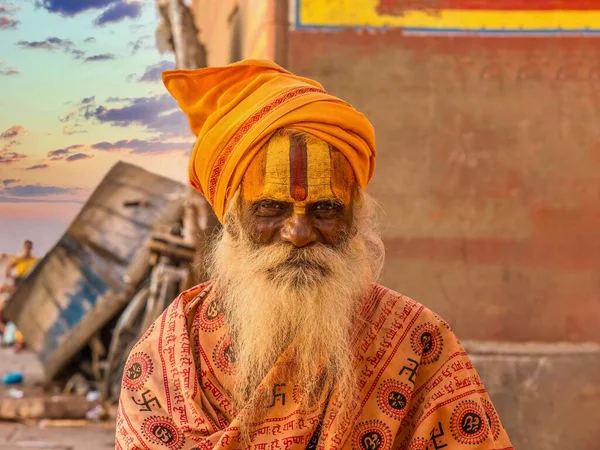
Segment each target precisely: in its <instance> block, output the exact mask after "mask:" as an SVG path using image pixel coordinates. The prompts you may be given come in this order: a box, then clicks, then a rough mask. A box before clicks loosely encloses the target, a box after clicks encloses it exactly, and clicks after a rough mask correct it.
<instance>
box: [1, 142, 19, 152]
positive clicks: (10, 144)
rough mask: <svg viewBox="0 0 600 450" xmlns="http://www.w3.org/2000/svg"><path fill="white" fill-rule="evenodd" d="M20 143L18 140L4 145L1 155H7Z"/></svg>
mask: <svg viewBox="0 0 600 450" xmlns="http://www.w3.org/2000/svg"><path fill="white" fill-rule="evenodd" d="M17 144H18V142H17V140H16V139H12V140H10V141H9V142H7V143H6V144H4V145H3V146H2V150H0V154H2V155H3V154H5V153H7V152H8V151H9V150H10V149H11V148H13V147H14V146H15V145H17Z"/></svg>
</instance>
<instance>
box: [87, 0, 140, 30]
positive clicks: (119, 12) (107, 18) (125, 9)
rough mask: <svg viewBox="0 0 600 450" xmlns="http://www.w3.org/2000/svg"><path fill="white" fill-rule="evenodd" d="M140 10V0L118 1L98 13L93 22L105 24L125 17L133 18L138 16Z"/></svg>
mask: <svg viewBox="0 0 600 450" xmlns="http://www.w3.org/2000/svg"><path fill="white" fill-rule="evenodd" d="M141 12H142V2H137V1H136V2H132V1H130V2H125V1H120V2H118V3H114V4H113V5H111V6H110V7H109V8H108V9H106V10H105V11H104V12H103V13H102V14H100V15H99V16H98V17H97V18H96V20H95V21H94V23H95V24H96V25H106V24H107V23H113V22H120V21H122V20H123V19H126V18H130V19H135V18H137V17H139V16H140V14H141Z"/></svg>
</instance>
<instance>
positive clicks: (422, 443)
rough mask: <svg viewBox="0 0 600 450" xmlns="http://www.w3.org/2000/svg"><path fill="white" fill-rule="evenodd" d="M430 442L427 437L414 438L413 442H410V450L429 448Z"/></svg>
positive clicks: (425, 449)
mask: <svg viewBox="0 0 600 450" xmlns="http://www.w3.org/2000/svg"><path fill="white" fill-rule="evenodd" d="M428 443H429V441H428V440H427V439H423V438H421V437H418V438H416V439H413V440H412V442H411V443H410V447H408V450H427V444H428Z"/></svg>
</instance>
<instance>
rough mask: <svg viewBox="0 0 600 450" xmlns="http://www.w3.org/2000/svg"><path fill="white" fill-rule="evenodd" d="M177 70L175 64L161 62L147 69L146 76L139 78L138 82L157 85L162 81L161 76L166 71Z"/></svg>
mask: <svg viewBox="0 0 600 450" xmlns="http://www.w3.org/2000/svg"><path fill="white" fill-rule="evenodd" d="M174 68H175V63H173V62H171V61H165V60H163V61H161V62H159V63H157V64H153V65H151V66H148V67H146V70H145V71H144V74H143V75H142V76H141V77H140V78H139V80H138V81H141V82H143V83H155V82H157V81H160V80H161V74H162V73H163V72H164V71H165V70H171V69H174Z"/></svg>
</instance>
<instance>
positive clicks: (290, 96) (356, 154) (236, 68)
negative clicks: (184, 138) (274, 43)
mask: <svg viewBox="0 0 600 450" xmlns="http://www.w3.org/2000/svg"><path fill="white" fill-rule="evenodd" d="M162 78H163V82H164V84H165V87H166V88H167V90H168V91H169V92H170V93H171V95H172V96H173V97H175V99H176V100H177V102H178V103H179V107H180V108H181V109H182V110H183V112H184V113H185V114H186V115H187V116H188V118H189V121H190V127H191V129H192V131H193V132H194V134H195V135H196V136H197V137H198V139H197V141H196V144H195V145H194V149H193V150H192V156H191V159H190V167H189V175H190V183H191V184H192V186H194V187H195V188H196V189H197V190H198V191H200V193H202V194H203V195H204V196H205V197H206V199H207V200H208V202H209V203H210V204H211V206H212V207H213V210H214V211H215V214H216V215H217V217H218V218H219V220H220V221H222V220H223V215H224V213H225V211H226V208H227V202H228V200H229V199H230V198H231V196H232V195H233V194H234V192H235V191H236V190H237V188H238V186H239V185H240V183H241V181H242V178H243V176H244V173H245V171H246V169H247V167H248V165H249V164H250V161H252V158H253V157H254V156H255V155H256V153H257V152H258V151H259V150H260V149H261V148H262V147H263V146H264V144H265V143H266V142H267V141H268V139H269V138H270V137H271V136H272V135H273V133H274V132H275V131H277V130H278V129H280V128H294V129H296V130H300V131H304V132H306V133H309V134H312V135H313V136H316V137H318V138H320V139H322V140H324V141H325V142H328V143H329V144H331V145H332V146H333V147H335V148H336V149H338V150H339V151H340V152H342V153H343V154H344V156H345V157H346V158H347V159H348V161H349V162H350V165H351V166H352V169H353V170H354V174H355V176H356V181H357V183H358V185H359V186H360V187H361V188H363V189H364V188H365V187H366V185H367V183H368V182H369V180H370V179H371V177H372V175H373V170H374V168H375V132H374V130H373V126H372V125H371V123H370V122H369V121H368V120H367V119H366V118H365V116H363V115H362V114H361V113H359V112H358V111H356V110H355V109H354V108H353V107H352V106H350V105H349V104H348V103H346V102H344V101H342V100H340V99H338V98H336V97H334V96H333V95H331V94H328V93H327V92H325V90H324V89H323V87H322V86H321V85H320V84H319V83H317V82H315V81H313V80H310V79H308V78H302V77H299V76H296V75H294V74H292V73H290V72H288V71H287V70H285V69H283V68H282V67H280V66H278V65H277V64H275V63H273V62H270V61H259V60H247V61H241V62H238V63H235V64H231V65H229V66H225V67H211V68H207V69H197V70H169V71H166V72H163V76H162Z"/></svg>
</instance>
